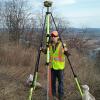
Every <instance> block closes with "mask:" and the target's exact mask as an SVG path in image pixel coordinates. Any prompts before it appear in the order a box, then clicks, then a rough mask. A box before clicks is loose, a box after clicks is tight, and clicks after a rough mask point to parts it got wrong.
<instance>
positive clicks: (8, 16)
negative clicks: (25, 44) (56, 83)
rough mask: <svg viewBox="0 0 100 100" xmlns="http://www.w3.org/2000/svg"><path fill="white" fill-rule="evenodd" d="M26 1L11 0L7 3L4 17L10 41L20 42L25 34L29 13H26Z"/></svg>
mask: <svg viewBox="0 0 100 100" xmlns="http://www.w3.org/2000/svg"><path fill="white" fill-rule="evenodd" d="M25 3H26V1H24V0H10V1H6V2H5V12H4V17H5V21H6V26H7V28H8V32H9V40H11V41H16V42H18V41H19V38H20V35H21V34H22V33H23V31H24V28H25V24H26V20H27V17H28V15H29V14H28V13H27V12H26V6H25Z"/></svg>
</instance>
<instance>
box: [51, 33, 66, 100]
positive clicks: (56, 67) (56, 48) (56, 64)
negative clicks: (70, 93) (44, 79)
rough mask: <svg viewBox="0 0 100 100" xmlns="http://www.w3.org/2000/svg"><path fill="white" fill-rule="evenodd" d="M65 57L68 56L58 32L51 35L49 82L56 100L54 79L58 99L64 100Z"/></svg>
mask: <svg viewBox="0 0 100 100" xmlns="http://www.w3.org/2000/svg"><path fill="white" fill-rule="evenodd" d="M65 55H67V56H68V49H67V48H66V46H65V45H64V47H63V46H62V42H61V41H60V39H59V36H58V32H57V31H53V32H52V33H51V43H50V66H51V80H52V95H53V98H54V100H56V79H58V98H59V100H64V99H63V96H64V68H65Z"/></svg>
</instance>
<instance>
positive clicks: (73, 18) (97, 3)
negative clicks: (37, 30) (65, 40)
mask: <svg viewBox="0 0 100 100" xmlns="http://www.w3.org/2000/svg"><path fill="white" fill-rule="evenodd" d="M52 1H53V5H52V6H53V8H54V12H55V13H56V14H57V15H58V16H61V17H62V18H66V20H68V21H69V22H70V24H71V26H73V27H83V26H84V27H91V28H100V0H52ZM29 2H30V5H31V6H33V8H34V9H33V12H34V11H36V12H38V11H39V9H41V8H42V6H43V3H42V2H43V0H29ZM55 13H53V15H54V14H55Z"/></svg>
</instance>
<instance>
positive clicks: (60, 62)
mask: <svg viewBox="0 0 100 100" xmlns="http://www.w3.org/2000/svg"><path fill="white" fill-rule="evenodd" d="M50 62H51V68H53V69H55V70H59V69H64V66H65V56H64V53H63V50H62V43H61V42H60V43H59V44H58V46H57V48H56V50H55V52H53V50H52V46H51V47H50Z"/></svg>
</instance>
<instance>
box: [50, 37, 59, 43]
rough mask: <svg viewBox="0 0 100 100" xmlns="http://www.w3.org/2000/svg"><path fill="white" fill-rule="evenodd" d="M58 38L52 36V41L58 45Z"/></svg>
mask: <svg viewBox="0 0 100 100" xmlns="http://www.w3.org/2000/svg"><path fill="white" fill-rule="evenodd" d="M58 38H59V37H58V36H51V39H52V41H53V42H54V43H57V41H58Z"/></svg>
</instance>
